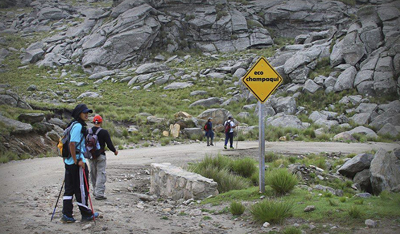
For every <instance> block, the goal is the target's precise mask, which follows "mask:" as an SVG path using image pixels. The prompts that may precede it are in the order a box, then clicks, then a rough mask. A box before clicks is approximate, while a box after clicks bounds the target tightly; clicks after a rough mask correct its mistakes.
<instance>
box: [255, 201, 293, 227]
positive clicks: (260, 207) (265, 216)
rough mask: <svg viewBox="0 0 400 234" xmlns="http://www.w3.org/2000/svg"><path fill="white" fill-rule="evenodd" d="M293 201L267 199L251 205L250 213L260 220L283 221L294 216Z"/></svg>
mask: <svg viewBox="0 0 400 234" xmlns="http://www.w3.org/2000/svg"><path fill="white" fill-rule="evenodd" d="M292 207H293V203H291V202H283V201H273V200H269V199H267V200H265V201H262V202H260V203H258V204H254V205H253V206H252V207H251V210H250V213H251V214H252V216H253V218H254V219H255V220H256V221H258V222H262V223H264V222H270V223H281V222H282V221H283V220H284V219H285V218H288V217H290V216H292Z"/></svg>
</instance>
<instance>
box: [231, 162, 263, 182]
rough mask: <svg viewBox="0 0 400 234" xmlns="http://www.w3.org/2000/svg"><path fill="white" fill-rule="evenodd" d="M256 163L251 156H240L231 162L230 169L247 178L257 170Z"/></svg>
mask: <svg viewBox="0 0 400 234" xmlns="http://www.w3.org/2000/svg"><path fill="white" fill-rule="evenodd" d="M256 163H257V162H256V161H255V160H254V159H252V158H241V159H238V160H235V161H233V162H232V170H233V172H235V173H236V174H238V175H240V176H243V177H246V178H249V177H251V176H252V175H253V173H254V172H255V171H257V166H256Z"/></svg>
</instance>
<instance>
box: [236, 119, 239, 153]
mask: <svg viewBox="0 0 400 234" xmlns="http://www.w3.org/2000/svg"><path fill="white" fill-rule="evenodd" d="M238 143H239V125H238V126H237V136H236V149H237V147H238Z"/></svg>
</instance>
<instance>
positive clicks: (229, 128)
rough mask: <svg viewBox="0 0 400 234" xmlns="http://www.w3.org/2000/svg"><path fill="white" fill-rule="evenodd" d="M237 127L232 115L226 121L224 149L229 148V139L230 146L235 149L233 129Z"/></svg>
mask: <svg viewBox="0 0 400 234" xmlns="http://www.w3.org/2000/svg"><path fill="white" fill-rule="evenodd" d="M235 127H236V125H235V123H234V122H233V118H232V116H229V117H228V120H227V121H225V123H224V131H225V145H224V149H227V148H226V146H227V144H228V140H229V143H230V148H231V149H233V129H234V128H235Z"/></svg>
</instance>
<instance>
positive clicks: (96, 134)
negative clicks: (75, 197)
mask: <svg viewBox="0 0 400 234" xmlns="http://www.w3.org/2000/svg"><path fill="white" fill-rule="evenodd" d="M102 123H103V118H102V117H101V116H100V115H96V116H95V117H94V118H93V124H94V127H92V128H90V129H89V132H88V136H87V137H86V139H88V138H90V137H91V136H93V137H92V138H93V139H94V140H88V142H91V141H93V143H92V144H93V145H86V149H87V150H88V152H90V156H89V158H90V159H89V161H90V176H91V178H92V179H91V180H92V185H93V195H94V198H95V199H96V200H105V199H107V197H106V196H105V195H104V192H105V190H106V185H105V184H106V180H107V177H106V153H105V147H106V144H107V147H108V148H109V149H110V150H111V151H112V152H114V155H115V156H117V155H118V150H117V149H115V147H114V145H113V143H112V141H111V137H110V134H109V133H108V131H107V130H105V129H103V128H101V125H102ZM90 147H92V148H90Z"/></svg>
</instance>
